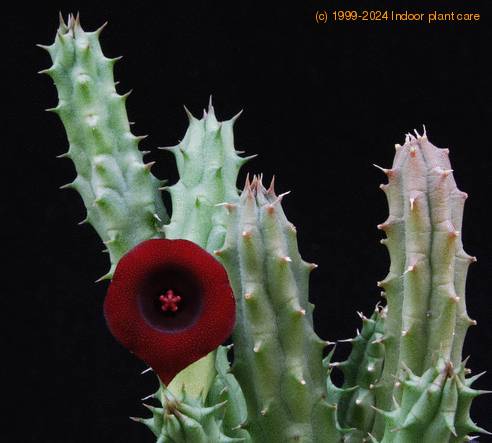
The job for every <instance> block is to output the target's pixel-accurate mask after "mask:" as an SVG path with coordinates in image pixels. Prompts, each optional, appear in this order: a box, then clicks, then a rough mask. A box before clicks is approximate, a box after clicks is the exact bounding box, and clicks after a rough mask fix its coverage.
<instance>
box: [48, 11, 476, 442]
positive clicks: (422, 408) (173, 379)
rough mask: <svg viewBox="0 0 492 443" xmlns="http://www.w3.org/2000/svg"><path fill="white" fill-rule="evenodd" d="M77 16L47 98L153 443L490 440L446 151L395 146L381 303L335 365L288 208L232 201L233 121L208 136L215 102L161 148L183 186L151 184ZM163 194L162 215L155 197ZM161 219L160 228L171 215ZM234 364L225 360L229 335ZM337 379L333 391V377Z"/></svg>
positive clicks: (109, 77)
mask: <svg viewBox="0 0 492 443" xmlns="http://www.w3.org/2000/svg"><path fill="white" fill-rule="evenodd" d="M101 29H102V28H100V29H99V30H97V31H95V32H85V31H84V30H83V29H82V27H81V26H80V21H79V18H78V17H73V16H69V19H68V22H67V23H65V22H64V21H63V19H62V18H61V20H60V26H59V28H58V31H57V34H56V38H55V42H54V43H53V44H52V45H50V46H42V45H41V46H42V47H43V48H44V49H46V50H47V51H48V52H49V54H50V56H51V58H52V61H53V65H52V66H51V67H50V68H48V69H45V70H44V71H41V72H43V73H46V74H48V75H49V76H50V77H51V78H52V79H53V81H54V83H55V85H56V87H57V90H58V96H59V102H58V105H57V106H56V107H55V108H53V109H51V110H52V111H53V112H55V113H56V114H58V115H59V116H60V118H61V120H62V122H63V124H64V126H65V129H66V132H67V137H68V141H69V145H70V147H69V149H68V151H67V153H66V154H63V155H62V157H67V158H70V159H71V160H72V161H73V163H74V165H75V169H76V172H77V177H76V179H75V180H74V181H73V182H72V183H70V184H69V185H66V186H64V187H69V188H73V189H75V190H76V191H78V192H79V194H80V195H81V197H82V200H83V202H84V205H85V207H86V208H87V218H86V220H85V221H87V222H88V223H90V224H91V225H92V226H93V227H94V229H95V230H96V232H97V233H98V235H99V236H100V237H101V239H102V241H103V242H104V244H105V245H106V247H107V252H109V256H110V270H109V272H108V273H107V274H106V275H105V276H104V277H103V279H112V282H111V283H110V286H109V289H108V293H107V296H106V299H105V315H106V319H107V323H108V327H109V329H110V331H111V332H112V333H113V334H114V335H115V337H116V338H117V340H118V341H120V342H121V343H122V344H123V345H124V346H126V347H127V348H128V349H129V350H130V351H132V352H134V353H135V355H136V356H137V357H139V358H141V359H142V360H144V361H145V362H146V363H147V364H149V365H150V367H151V368H152V369H153V370H154V372H155V373H156V375H157V376H158V390H157V392H156V393H155V394H152V395H150V396H148V397H147V398H146V399H145V400H150V401H154V402H157V403H158V405H150V404H147V405H146V406H147V407H148V409H149V410H150V411H151V413H152V416H151V417H150V418H134V420H136V421H138V422H142V423H144V424H145V425H147V426H148V427H149V429H150V430H151V431H152V432H153V434H154V435H155V437H156V439H157V442H158V443H165V442H175V443H177V442H179V443H181V442H183V443H184V442H186V443H188V442H192V443H194V442H211V443H215V442H234V441H243V442H258V443H262V442H265V441H271V442H279V443H283V442H320V443H321V442H323V443H337V442H352V443H356V442H368V441H373V442H381V443H389V442H395V443H407V442H408V443H411V442H416V441H424V442H430V441H432V442H439V443H440V442H443V443H445V442H449V443H451V442H452V443H455V442H462V441H468V440H470V439H471V438H472V437H471V436H470V434H471V433H475V432H486V431H484V430H483V429H481V428H479V427H478V426H477V425H475V424H474V423H473V422H472V420H471V418H470V415H469V414H470V405H471V402H472V400H473V398H475V397H476V396H477V395H480V394H481V393H483V392H484V391H480V390H475V389H473V388H472V387H471V384H472V383H473V381H475V380H476V378H477V376H475V377H469V378H468V377H467V374H468V372H469V371H468V370H467V369H466V361H462V347H463V342H464V339H465V334H466V331H467V329H468V327H469V326H470V325H473V324H475V323H476V322H474V321H473V320H471V319H470V318H469V317H468V315H467V312H466V305H465V282H466V274H467V269H468V266H469V264H470V263H473V262H474V261H475V259H474V257H471V256H470V255H468V254H466V253H465V252H464V250H463V246H462V242H461V235H460V231H461V224H462V215H463V207H464V201H465V199H466V194H465V193H464V192H462V191H460V190H458V188H457V186H456V183H455V181H454V178H453V174H452V170H451V166H450V162H449V158H448V154H449V152H448V151H447V150H443V149H438V148H436V147H435V146H433V145H432V144H431V143H430V142H429V140H428V138H427V135H426V134H425V131H424V134H423V135H420V134H416V137H414V136H412V135H410V134H408V135H407V137H406V140H405V143H404V145H403V146H400V145H396V148H397V149H396V156H395V159H394V162H393V166H392V168H391V169H384V168H380V169H382V170H383V172H384V173H385V174H386V176H387V177H388V180H389V181H388V184H384V185H381V188H382V189H383V190H384V192H385V193H386V195H387V198H388V204H389V217H388V219H387V220H386V221H385V222H384V223H382V224H381V225H379V226H378V227H379V229H381V230H383V231H384V232H385V233H386V238H385V239H383V240H382V243H384V244H385V245H386V246H387V247H388V250H389V254H390V259H391V266H390V270H389V273H388V275H387V276H386V278H385V279H384V280H382V281H381V282H379V286H380V287H381V288H382V289H383V290H384V291H383V293H382V295H383V296H384V298H385V300H386V305H385V306H384V307H383V306H377V307H376V309H375V311H374V313H373V314H372V315H371V316H370V317H369V318H367V317H365V316H364V315H362V314H360V316H361V318H362V328H361V330H360V332H358V334H357V336H356V337H355V338H353V339H349V340H341V341H346V342H350V343H351V345H352V351H351V353H350V355H349V357H348V358H347V360H346V361H342V362H335V361H333V358H334V352H335V349H334V348H333V349H332V350H331V352H330V353H329V354H328V356H326V357H325V358H324V359H323V352H324V349H325V348H326V346H327V345H329V344H330V342H328V341H326V340H324V339H321V338H320V337H318V335H317V334H316V332H315V328H314V324H313V309H314V306H313V305H312V304H311V303H310V302H309V275H310V273H311V271H312V270H313V269H315V268H316V265H314V264H312V263H309V262H307V261H304V260H303V259H302V257H301V255H300V253H299V250H298V245H297V238H296V228H295V227H294V226H293V225H292V223H290V222H289V221H288V220H287V218H286V216H285V214H284V211H283V209H282V204H281V203H282V198H283V196H284V195H285V194H281V195H276V193H275V191H274V187H273V181H272V185H271V186H270V187H269V188H268V189H266V188H265V187H264V186H263V183H262V177H261V176H254V177H253V179H252V180H250V179H249V178H248V179H247V180H246V184H245V186H244V189H243V190H242V192H241V193H239V192H238V190H237V188H236V184H237V177H238V173H239V171H240V168H241V167H242V166H243V165H244V164H245V163H246V162H247V160H248V158H249V157H246V158H242V157H240V156H239V154H240V153H239V152H238V151H236V150H235V148H234V137H233V126H234V122H235V121H236V119H237V116H236V117H233V118H232V119H231V120H228V121H223V122H220V121H218V120H217V118H216V116H215V113H214V109H213V106H212V103H211V102H210V103H209V106H208V109H207V111H205V112H204V116H203V117H202V118H201V119H198V118H196V117H194V116H193V115H192V114H191V113H190V112H189V111H186V112H187V115H188V120H189V127H188V130H187V132H186V134H185V136H184V138H183V139H182V141H181V142H180V143H179V144H178V145H176V146H173V147H169V148H165V149H167V150H170V151H171V152H172V153H173V154H174V156H175V159H176V164H177V169H178V173H179V181H178V182H177V183H176V184H174V185H172V186H169V187H163V183H164V181H163V180H159V179H157V178H156V177H154V176H153V175H152V173H151V172H150V168H151V166H152V163H148V164H145V163H144V162H143V160H142V157H143V154H144V153H142V152H141V151H139V150H138V143H139V141H140V140H141V137H138V136H135V135H133V134H132V133H131V130H130V124H129V122H128V118H127V115H126V109H125V100H126V97H127V95H120V94H118V93H117V92H116V88H115V81H114V77H113V66H114V63H115V61H116V59H108V58H107V57H105V56H104V54H103V52H102V50H101V46H100V42H99V35H100V33H101ZM161 191H166V192H169V193H170V195H171V206H172V207H171V208H168V209H169V211H168V210H166V208H165V207H164V204H163V202H162V200H161V197H160V192H161ZM168 213H169V214H170V217H169V216H168ZM231 332H232V341H233V344H234V347H233V348H232V351H233V354H234V355H233V357H231V360H232V365H231V363H230V359H229V356H228V350H230V349H231V347H232V345H230V346H228V347H224V346H221V344H223V343H224V342H225V341H226V339H227V338H228V337H229V335H231ZM335 370H341V371H342V372H343V376H344V382H343V384H342V386H336V385H335V384H334V383H333V382H332V380H331V375H332V372H333V371H335Z"/></svg>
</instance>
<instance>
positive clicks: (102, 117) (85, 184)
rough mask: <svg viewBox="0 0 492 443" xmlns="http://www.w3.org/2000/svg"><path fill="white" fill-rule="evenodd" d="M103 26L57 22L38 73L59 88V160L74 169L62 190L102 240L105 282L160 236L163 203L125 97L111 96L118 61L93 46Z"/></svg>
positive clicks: (113, 89) (157, 183)
mask: <svg viewBox="0 0 492 443" xmlns="http://www.w3.org/2000/svg"><path fill="white" fill-rule="evenodd" d="M101 31H102V27H101V28H100V29H98V30H97V31H95V32H85V31H84V30H83V29H82V27H81V26H80V22H79V20H78V17H77V18H74V17H73V16H70V17H69V20H68V24H65V22H64V21H63V19H61V21H60V26H59V28H58V31H57V33H56V38H55V42H54V43H53V44H52V45H50V46H44V47H43V48H44V49H46V50H47V51H48V53H49V54H50V56H51V59H52V61H53V65H52V66H51V67H50V68H48V69H45V70H43V71H41V72H42V73H44V74H47V75H49V76H50V77H51V78H52V79H53V81H54V83H55V86H56V88H57V91H58V104H57V106H56V107H54V108H52V109H50V111H52V112H54V113H56V114H57V115H58V116H59V117H60V119H61V120H62V122H63V125H64V126H65V130H66V133H67V138H68V142H69V145H70V146H69V149H68V151H67V152H66V153H65V154H63V155H62V156H61V157H66V158H69V159H71V160H72V161H73V163H74V165H75V170H76V173H77V177H76V178H75V180H74V181H73V182H72V183H69V184H67V185H64V186H62V188H71V189H75V190H76V191H77V192H78V193H79V194H80V196H81V197H82V200H83V202H84V205H85V207H86V209H87V217H86V218H85V219H84V220H83V222H81V223H90V224H91V225H92V226H93V227H94V229H95V230H96V232H97V233H98V234H99V236H100V237H101V239H102V241H103V242H104V244H105V246H106V248H107V252H108V253H109V256H110V260H111V268H110V270H109V272H108V273H107V274H106V275H105V276H103V277H102V278H101V279H110V278H111V277H112V274H113V271H114V269H115V267H116V264H117V262H118V261H119V259H120V258H121V257H122V256H123V255H124V254H125V253H126V252H127V251H129V250H130V249H131V248H133V247H134V246H135V245H137V244H138V243H140V242H142V241H144V240H147V239H149V238H159V237H162V236H163V233H162V231H161V225H162V224H163V223H165V222H167V220H168V216H167V213H166V210H165V208H164V205H163V203H162V200H161V196H160V192H159V187H160V186H161V182H160V181H159V180H158V179H156V178H155V177H154V176H153V175H152V173H151V172H150V168H151V166H152V163H147V164H145V163H144V162H143V155H144V154H143V153H142V152H141V151H139V150H138V144H139V142H140V141H141V140H142V138H143V137H140V136H135V135H134V134H133V133H132V132H131V129H130V123H129V121H128V116H127V113H126V107H125V103H126V99H127V97H128V94H124V95H120V94H118V92H116V87H115V81H114V76H113V67H114V65H115V63H116V61H117V60H118V59H117V58H113V59H111V58H107V57H106V56H104V54H103V52H102V50H101V46H100V43H99V36H100V33H101Z"/></svg>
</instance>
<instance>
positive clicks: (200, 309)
mask: <svg viewBox="0 0 492 443" xmlns="http://www.w3.org/2000/svg"><path fill="white" fill-rule="evenodd" d="M104 313H105V316H106V320H107V323H108V327H109V329H110V331H111V333H112V334H113V335H114V336H115V337H116V339H117V340H118V341H119V342H120V343H122V344H123V345H124V346H125V347H127V348H128V349H129V350H130V351H132V352H134V353H135V354H136V355H137V356H138V357H139V358H141V359H142V360H144V361H145V362H146V363H148V364H149V365H150V366H151V367H152V368H153V369H154V370H155V371H156V372H157V374H158V375H159V377H160V378H161V380H162V381H163V382H164V383H165V384H168V383H169V382H170V381H171V380H172V378H173V377H174V376H175V375H176V374H177V373H178V372H179V371H181V370H182V369H184V368H185V367H186V366H188V365H189V364H191V363H193V362H194V361H196V360H198V359H200V358H201V357H203V356H205V355H206V354H208V353H209V352H211V351H212V350H214V349H215V348H216V347H217V346H219V345H220V344H221V343H223V342H224V341H225V340H226V339H227V338H228V336H229V335H230V334H231V332H232V328H233V327H234V322H235V303H234V296H233V293H232V290H231V288H230V286H229V281H228V278H227V273H226V271H225V269H224V268H223V267H222V265H221V264H220V263H219V262H218V261H217V260H216V259H215V258H214V257H212V256H211V255H210V254H209V253H208V252H206V251H205V250H204V249H202V248H200V247H199V246H197V245H196V244H194V243H192V242H190V241H187V240H164V239H153V240H147V241H145V242H142V243H140V244H139V245H137V246H136V247H135V248H133V249H132V250H131V251H129V252H128V253H127V254H126V255H125V256H124V257H123V258H122V259H121V260H120V262H119V263H118V266H117V267H116V271H115V273H114V277H113V280H112V282H111V284H110V286H109V289H108V294H107V296H106V299H105V302H104Z"/></svg>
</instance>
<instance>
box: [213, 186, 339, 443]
mask: <svg viewBox="0 0 492 443" xmlns="http://www.w3.org/2000/svg"><path fill="white" fill-rule="evenodd" d="M282 197H283V195H280V196H277V195H276V194H275V192H274V190H273V185H272V186H270V188H269V189H268V190H266V189H265V188H264V187H263V185H262V183H261V179H260V178H256V177H255V178H254V179H253V181H252V182H251V183H250V181H249V180H247V181H246V186H245V188H244V191H243V193H242V195H241V197H240V200H239V202H237V203H236V204H230V205H228V211H229V220H228V231H227V235H226V240H225V244H224V246H223V247H222V248H221V249H219V250H217V251H216V255H217V257H218V258H219V259H220V260H221V262H222V263H223V264H224V266H225V267H226V269H227V272H228V274H229V280H230V282H231V284H232V287H233V289H234V294H235V297H236V303H237V322H236V328H235V331H234V334H233V339H234V364H233V369H232V372H233V374H234V375H235V376H236V378H237V380H238V382H239V384H240V385H241V388H242V390H243V393H244V396H245V398H246V404H247V408H248V420H247V422H246V423H244V424H243V427H244V428H245V429H247V430H248V431H249V433H250V435H251V438H252V439H253V441H258V442H260V441H269V442H272V443H273V442H279V443H286V442H326V443H328V442H337V441H339V437H340V433H339V431H338V429H337V427H336V420H335V414H336V406H335V405H333V404H330V402H329V399H327V392H326V386H325V382H324V370H323V366H322V353H323V349H324V347H325V346H326V342H325V341H323V340H321V339H320V338H319V337H318V336H317V335H316V334H315V332H314V330H313V320H312V312H313V305H312V304H311V303H309V301H308V283H309V274H310V272H311V271H312V270H313V269H314V267H315V265H313V264H310V263H307V262H305V261H304V260H303V259H302V258H301V256H300V254H299V251H298V248H297V239H296V229H295V227H294V226H293V225H292V223H289V222H288V220H287V219H286V217H285V215H284V213H283V210H282V206H281V201H282Z"/></svg>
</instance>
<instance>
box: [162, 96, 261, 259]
mask: <svg viewBox="0 0 492 443" xmlns="http://www.w3.org/2000/svg"><path fill="white" fill-rule="evenodd" d="M186 112H187V115H188V120H189V127H188V130H187V131H186V134H185V136H184V138H183V140H182V141H181V142H180V143H179V144H178V145H176V146H171V147H167V148H162V149H166V150H168V151H171V152H172V153H173V154H174V156H175V158H176V164H177V167H178V172H179V181H178V182H177V183H176V184H174V185H173V186H169V187H166V188H165V189H166V190H167V191H168V192H169V193H170V195H171V200H172V207H173V212H172V217H171V221H170V223H169V224H168V225H166V226H165V227H164V230H165V233H166V238H184V239H187V240H190V241H192V242H194V243H196V244H198V245H200V246H201V247H202V248H204V249H206V250H207V251H209V252H211V251H213V250H215V249H218V248H220V247H221V246H222V244H223V242H224V237H225V232H226V227H225V223H226V210H225V209H224V208H223V207H221V206H220V204H221V203H224V202H235V201H236V200H237V199H238V192H237V185H236V182H237V175H238V173H239V169H240V168H241V166H242V165H244V163H246V162H247V161H248V160H249V159H250V158H252V157H253V156H252V157H246V158H242V157H240V156H239V155H238V151H236V150H235V148H234V136H233V127H234V122H235V121H236V119H237V118H238V116H239V114H238V115H237V116H235V117H233V118H232V119H230V120H226V121H223V122H219V121H217V119H216V117H215V113H214V108H213V106H212V101H211V99H210V103H209V106H208V110H207V111H204V116H203V118H201V119H197V118H195V117H194V116H193V115H192V114H191V113H190V112H189V111H188V110H186Z"/></svg>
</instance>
